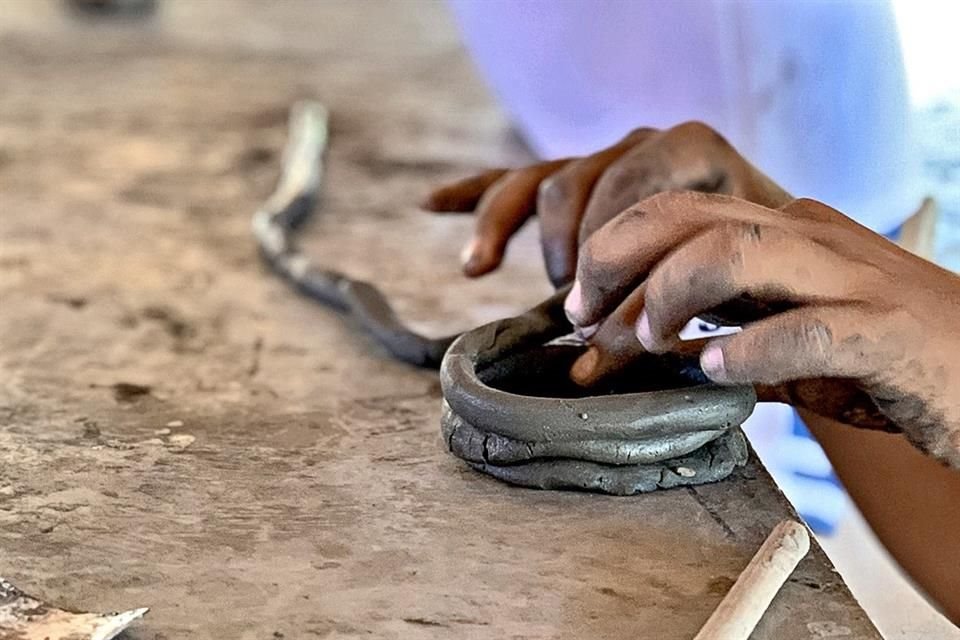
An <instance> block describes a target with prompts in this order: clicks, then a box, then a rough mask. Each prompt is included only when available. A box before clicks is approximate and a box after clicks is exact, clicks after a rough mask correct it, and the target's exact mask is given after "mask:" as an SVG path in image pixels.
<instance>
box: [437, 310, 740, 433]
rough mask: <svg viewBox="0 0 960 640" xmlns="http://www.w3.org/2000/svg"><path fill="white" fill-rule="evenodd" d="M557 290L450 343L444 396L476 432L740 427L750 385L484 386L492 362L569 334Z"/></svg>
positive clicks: (442, 367)
mask: <svg viewBox="0 0 960 640" xmlns="http://www.w3.org/2000/svg"><path fill="white" fill-rule="evenodd" d="M564 293H565V292H563V291H561V292H559V293H558V294H556V295H554V296H553V297H552V298H550V299H548V300H547V301H545V302H544V303H543V304H541V305H539V306H538V307H535V308H534V309H531V310H530V311H528V312H527V313H524V314H522V315H519V316H516V317H513V318H507V319H505V320H498V321H495V322H491V323H489V324H486V325H483V326H481V327H479V328H477V329H474V330H473V331H469V332H467V333H465V334H463V335H462V336H460V337H459V338H457V339H456V340H455V341H454V343H453V344H452V345H451V346H450V348H449V349H448V350H447V352H446V355H445V356H444V358H443V361H442V362H441V365H440V384H441V388H442V393H443V398H444V399H445V400H446V402H447V403H448V404H449V405H450V408H451V409H452V411H453V412H454V413H456V414H457V415H459V416H460V417H461V418H463V419H464V420H465V421H467V422H468V423H470V424H472V425H473V426H474V427H476V428H478V429H481V430H483V431H488V432H491V433H496V434H498V435H502V436H504V437H507V438H511V439H515V440H521V441H527V442H581V441H584V440H647V439H651V438H658V437H671V436H678V435H683V434H692V433H698V432H713V433H714V434H715V435H720V434H721V433H723V432H725V431H727V430H729V429H731V428H734V427H737V426H739V425H740V424H742V423H743V421H744V420H746V418H747V417H748V416H749V415H750V414H751V413H752V412H753V409H754V406H755V405H756V401H757V396H756V392H755V391H754V389H753V387H751V386H742V385H739V386H721V385H717V384H712V383H710V384H701V385H695V386H690V387H683V388H676V389H662V390H656V391H645V392H635V393H618V394H614V395H604V396H587V397H581V398H550V397H540V396H529V395H520V394H517V393H512V392H510V391H504V390H502V389H498V388H495V387H494V386H491V385H490V384H488V383H486V382H484V381H483V380H482V379H481V377H480V375H479V374H478V372H479V371H481V370H483V369H485V368H486V367H488V366H489V365H491V364H492V363H495V362H497V361H498V360H502V359H503V358H504V357H505V356H507V355H510V354H513V353H517V352H518V351H520V350H523V349H529V348H532V347H535V346H539V345H543V344H545V343H546V342H548V341H550V340H552V339H554V338H557V337H560V336H563V335H566V334H568V333H570V332H571V331H572V327H571V325H570V324H569V322H568V321H567V320H566V318H565V317H564V315H563V307H562V305H563V297H564ZM486 377H487V378H488V379H490V377H489V376H486ZM490 381H491V382H495V380H492V379H491V380H490Z"/></svg>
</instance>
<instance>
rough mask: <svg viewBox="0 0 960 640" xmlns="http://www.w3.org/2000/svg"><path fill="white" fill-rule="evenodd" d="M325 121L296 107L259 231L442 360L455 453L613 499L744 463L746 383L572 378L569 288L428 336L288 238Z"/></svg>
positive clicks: (310, 288)
mask: <svg viewBox="0 0 960 640" xmlns="http://www.w3.org/2000/svg"><path fill="white" fill-rule="evenodd" d="M326 122H327V116H326V112H325V110H324V109H323V108H322V107H321V106H319V105H317V104H314V103H303V104H300V105H297V106H296V107H295V108H294V109H293V111H292V114H291V134H290V140H289V142H288V145H287V149H286V152H285V155H284V166H283V172H282V175H281V180H280V184H279V186H278V187H277V190H276V191H275V192H274V194H273V195H272V196H271V197H270V199H269V200H268V201H267V202H266V203H265V205H264V206H263V208H262V209H261V210H260V211H258V212H257V213H256V214H255V215H254V217H253V230H254V235H255V237H256V239H257V242H258V244H259V246H260V250H261V253H262V255H263V257H264V259H265V260H266V262H267V263H268V264H269V265H270V266H271V267H272V268H273V270H274V271H276V272H277V273H278V274H279V275H280V276H282V277H283V278H285V279H286V280H287V281H288V282H290V283H291V284H292V285H293V286H295V287H296V288H297V289H298V290H299V291H301V292H302V293H304V294H305V295H307V296H309V297H311V298H313V299H314V300H317V301H318V302H320V303H322V304H324V305H326V306H329V307H332V308H334V309H337V310H340V311H343V312H345V313H347V314H348V315H349V316H350V317H351V318H352V319H353V320H354V321H356V322H357V323H358V324H359V325H360V326H361V327H362V328H363V329H364V330H365V331H367V332H368V333H369V334H370V335H371V336H372V337H373V338H374V339H375V340H376V341H377V342H378V343H379V344H380V345H382V346H383V347H384V348H386V349H387V351H389V352H390V353H391V355H393V356H394V357H395V358H397V359H399V360H402V361H404V362H408V363H410V364H414V365H418V366H425V367H437V366H440V379H441V386H442V389H443V397H444V407H443V417H442V429H443V435H444V438H445V440H446V442H447V445H448V447H449V449H450V451H451V452H452V453H453V454H454V455H456V456H458V457H460V458H462V459H463V460H465V461H466V462H467V463H468V464H470V465H471V466H472V467H473V468H475V469H477V470H479V471H483V472H484V473H488V474H490V475H492V476H494V477H496V478H499V479H501V480H504V481H506V482H510V483H512V484H518V485H523V486H528V487H537V488H541V489H579V490H587V491H599V492H603V493H611V494H616V495H632V494H635V493H640V492H646V491H653V490H655V489H658V488H669V487H674V486H679V485H690V484H700V483H703V482H713V481H716V480H720V479H722V478H724V477H726V476H727V475H729V473H730V472H731V471H732V470H733V468H734V467H735V466H737V465H740V464H743V463H744V462H745V461H746V459H747V451H748V449H747V445H746V441H745V440H744V437H743V434H742V433H741V432H740V431H739V429H738V428H737V427H738V426H739V425H740V424H741V423H742V422H743V420H744V419H746V417H747V416H749V415H750V413H751V411H752V410H753V406H754V404H755V402H756V395H755V393H754V390H753V388H752V387H721V386H718V385H714V384H709V382H708V381H707V380H706V378H705V377H704V376H703V373H702V371H700V369H699V366H698V364H697V362H696V361H695V360H693V361H691V360H689V359H686V358H683V357H680V356H671V355H666V356H650V359H649V360H647V361H642V362H640V363H639V365H638V368H635V369H633V370H631V371H628V372H625V373H624V375H623V376H620V377H619V378H618V380H614V381H605V383H604V384H605V386H604V388H602V389H590V390H584V389H581V388H578V387H576V386H575V385H573V384H572V383H571V382H570V381H569V379H568V377H567V375H566V372H567V371H568V370H569V366H570V364H571V363H572V362H573V359H574V358H575V357H576V356H577V355H578V354H579V353H581V352H582V351H581V350H582V348H583V346H582V345H570V344H567V345H560V344H551V341H555V340H556V339H558V338H562V337H563V336H566V335H568V334H570V333H571V331H572V327H571V326H570V324H569V322H568V321H567V319H566V317H565V315H564V313H563V299H564V297H565V295H566V290H561V291H558V292H557V293H556V294H555V295H554V296H552V297H551V298H550V299H548V300H546V301H545V302H543V303H542V304H540V305H539V306H537V307H535V308H534V309H531V310H530V311H528V312H527V313H525V314H522V315H520V316H517V317H515V318H508V319H505V320H500V321H497V322H493V323H490V324H487V325H484V326H482V327H479V328H477V329H475V330H473V331H469V332H467V333H465V334H463V335H462V336H459V337H457V336H450V337H442V338H430V337H427V336H423V335H421V334H419V333H417V332H415V331H412V330H410V329H409V328H407V327H406V326H405V325H404V324H403V323H402V321H401V320H400V319H399V318H398V317H397V315H396V313H394V311H393V308H392V307H391V306H390V304H389V302H388V301H387V299H386V298H385V297H384V295H383V294H382V293H381V292H380V291H379V290H378V289H377V288H376V287H374V286H373V285H372V284H370V283H367V282H363V281H359V280H354V279H352V278H350V277H349V276H346V275H344V274H342V273H340V272H338V271H335V270H330V269H325V268H321V267H317V266H316V265H314V264H312V263H311V261H310V259H309V258H308V257H307V256H305V255H304V254H302V253H300V252H299V250H298V249H297V248H296V245H295V243H294V241H293V233H294V232H295V231H296V229H297V227H298V226H299V225H300V223H301V222H303V220H304V219H306V217H307V216H309V214H310V213H311V211H312V210H313V208H314V206H315V204H316V201H317V197H318V194H319V188H320V183H321V175H322V174H321V170H322V160H323V151H324V149H325V147H326V142H327V126H326Z"/></svg>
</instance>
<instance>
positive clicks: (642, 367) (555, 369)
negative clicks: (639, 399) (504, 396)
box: [477, 345, 709, 398]
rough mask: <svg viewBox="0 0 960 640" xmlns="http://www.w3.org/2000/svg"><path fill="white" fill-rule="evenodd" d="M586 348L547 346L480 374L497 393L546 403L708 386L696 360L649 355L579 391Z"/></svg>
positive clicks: (500, 361)
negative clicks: (576, 369) (573, 375)
mask: <svg viewBox="0 0 960 640" xmlns="http://www.w3.org/2000/svg"><path fill="white" fill-rule="evenodd" d="M583 352H584V347H577V346H572V345H549V346H542V347H537V348H535V349H530V350H528V351H523V352H520V353H515V354H512V355H510V356H507V357H505V358H501V359H499V360H497V361H496V362H495V363H493V364H491V365H489V366H487V367H485V368H483V369H481V370H478V372H477V375H478V377H479V378H480V380H481V381H482V382H483V383H484V384H486V385H489V386H490V387H493V388H494V389H499V390H501V391H508V392H510V393H515V394H518V395H525V396H535V397H545V398H583V397H588V396H601V395H610V394H615V393H639V392H644V391H660V390H664V389H685V388H689V387H693V386H697V385H700V384H706V383H707V382H709V381H708V380H707V378H706V377H705V376H704V375H703V371H702V370H701V369H700V365H699V362H698V360H697V358H695V357H684V356H678V355H672V354H668V355H653V354H650V355H647V356H644V357H642V358H640V359H639V360H637V361H635V362H632V363H631V364H630V365H629V366H628V367H627V368H626V369H624V370H623V371H621V372H620V373H618V374H616V375H614V376H612V377H611V378H610V379H608V380H604V381H603V382H602V383H600V384H598V385H596V386H593V387H581V386H579V385H577V384H575V383H574V382H573V381H571V380H570V377H569V375H568V372H569V371H570V366H571V365H572V364H573V362H574V360H576V359H577V356H579V355H580V354H582V353H583Z"/></svg>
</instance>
